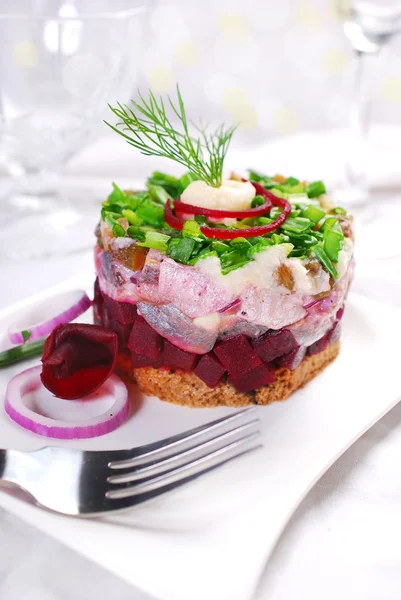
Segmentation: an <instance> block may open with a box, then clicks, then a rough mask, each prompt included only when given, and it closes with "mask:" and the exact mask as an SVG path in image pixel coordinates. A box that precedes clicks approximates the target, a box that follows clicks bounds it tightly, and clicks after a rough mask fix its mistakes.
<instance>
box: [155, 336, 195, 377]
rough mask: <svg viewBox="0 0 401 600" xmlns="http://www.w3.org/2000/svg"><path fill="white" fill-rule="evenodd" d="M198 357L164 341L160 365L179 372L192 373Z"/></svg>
mask: <svg viewBox="0 0 401 600" xmlns="http://www.w3.org/2000/svg"><path fill="white" fill-rule="evenodd" d="M197 357H198V355H197V354H195V353H194V352H187V351H186V350H181V348H178V347H177V346H174V344H172V343H171V342H169V341H168V340H165V341H164V348H163V355H162V364H163V365H165V366H167V367H173V368H174V369H181V371H186V372H189V371H193V369H194V367H195V363H196V360H197Z"/></svg>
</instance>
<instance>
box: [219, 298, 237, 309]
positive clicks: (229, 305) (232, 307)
mask: <svg viewBox="0 0 401 600" xmlns="http://www.w3.org/2000/svg"><path fill="white" fill-rule="evenodd" d="M240 306H241V299H240V298H236V299H235V300H233V301H232V302H230V304H227V305H226V306H223V308H220V310H218V311H217V312H219V313H225V312H228V311H229V310H233V309H234V308H239V307H240Z"/></svg>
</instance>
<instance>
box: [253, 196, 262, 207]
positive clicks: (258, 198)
mask: <svg viewBox="0 0 401 600" xmlns="http://www.w3.org/2000/svg"><path fill="white" fill-rule="evenodd" d="M265 202H266V200H265V199H264V198H263V196H255V197H254V198H253V200H252V204H251V207H252V208H256V207H257V206H262V204H264V203H265Z"/></svg>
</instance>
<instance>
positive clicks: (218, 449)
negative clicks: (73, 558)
mask: <svg viewBox="0 0 401 600" xmlns="http://www.w3.org/2000/svg"><path fill="white" fill-rule="evenodd" d="M255 408H256V407H251V408H247V409H245V410H241V411H238V412H235V413H234V414H231V415H229V416H227V417H223V418H221V419H218V420H216V421H212V422H211V423H207V424H206V425H202V426H200V427H196V428H195V429H191V430H190V431H186V432H184V433H181V434H178V435H175V436H173V437H170V438H167V439H164V440H162V441H159V442H155V443H153V444H148V445H146V446H141V447H138V448H133V449H131V450H111V451H82V450H75V449H69V448H58V447H55V446H47V447H45V448H41V449H40V450H36V451H33V452H20V451H17V450H0V483H5V484H6V485H7V484H8V485H10V484H11V485H15V486H17V487H18V488H20V489H22V490H24V491H25V492H27V493H28V495H29V499H30V500H31V501H32V502H33V503H34V504H36V505H37V506H40V507H42V508H45V509H48V510H51V511H54V512H57V513H62V514H65V515H72V516H82V517H90V516H99V515H101V514H102V513H108V512H110V511H116V510H122V509H127V508H130V507H132V506H135V505H137V504H140V503H142V502H145V501H147V500H151V499H153V498H155V497H157V496H160V495H161V494H164V493H165V492H168V491H170V490H173V489H174V488H176V487H178V486H180V485H182V484H184V483H186V482H188V481H190V480H192V479H194V478H195V477H199V476H200V475H202V474H203V473H207V472H208V471H210V470H211V469H214V468H216V467H218V466H220V465H222V464H224V463H226V462H227V461H229V460H232V459H233V458H236V457H238V456H241V455H242V454H245V453H247V452H249V451H251V450H254V449H255V448H256V447H258V446H260V444H257V437H258V435H259V431H258V429H257V427H258V423H259V420H258V419H255V418H252V417H253V414H252V412H253V410H254V409H255Z"/></svg>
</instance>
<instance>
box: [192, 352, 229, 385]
mask: <svg viewBox="0 0 401 600" xmlns="http://www.w3.org/2000/svg"><path fill="white" fill-rule="evenodd" d="M225 372H226V370H225V368H224V367H223V366H222V365H221V363H220V362H219V361H218V360H217V358H216V357H215V356H214V355H213V354H212V353H211V352H208V353H207V354H204V355H203V356H202V358H201V359H200V361H199V362H198V364H197V365H196V367H195V369H194V373H195V375H197V376H198V377H199V379H202V381H203V382H204V383H206V385H207V386H209V387H210V388H214V387H216V385H217V384H218V383H219V381H220V379H221V378H222V377H223V375H224V373H225Z"/></svg>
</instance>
